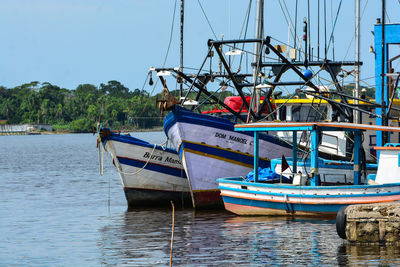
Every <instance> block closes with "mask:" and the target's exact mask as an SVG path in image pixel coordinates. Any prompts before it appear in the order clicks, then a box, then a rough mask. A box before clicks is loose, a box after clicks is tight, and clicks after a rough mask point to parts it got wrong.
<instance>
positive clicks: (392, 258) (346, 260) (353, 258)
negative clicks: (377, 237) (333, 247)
mask: <svg viewBox="0 0 400 267" xmlns="http://www.w3.org/2000/svg"><path fill="white" fill-rule="evenodd" d="M337 260H338V264H339V265H342V266H358V265H367V266H377V265H379V266H399V265H400V246H394V245H368V244H365V245H364V244H363V245H360V244H351V243H347V242H346V243H343V244H341V245H340V246H339V247H338V250H337Z"/></svg>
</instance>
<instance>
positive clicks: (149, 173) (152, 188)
mask: <svg viewBox="0 0 400 267" xmlns="http://www.w3.org/2000/svg"><path fill="white" fill-rule="evenodd" d="M99 138H100V140H101V143H102V146H103V147H104V149H105V150H106V151H108V152H109V153H110V155H111V157H112V159H113V164H114V166H115V168H116V170H117V171H118V174H119V176H120V178H121V182H122V187H123V190H124V192H125V197H126V200H127V202H128V207H130V208H132V207H143V206H157V207H159V206H167V205H171V204H170V201H171V200H172V201H174V203H175V205H179V206H181V205H186V206H191V203H192V202H191V199H190V192H189V185H188V180H187V178H186V174H185V171H184V169H183V168H182V163H181V161H180V159H179V157H178V154H177V152H176V150H174V149H170V148H166V147H163V146H161V145H155V144H150V143H148V142H146V141H143V140H141V139H138V138H135V137H132V136H130V135H124V134H119V133H114V132H111V131H109V130H108V129H105V128H103V129H101V130H100V132H99Z"/></svg>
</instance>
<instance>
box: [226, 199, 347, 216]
mask: <svg viewBox="0 0 400 267" xmlns="http://www.w3.org/2000/svg"><path fill="white" fill-rule="evenodd" d="M222 198H223V200H224V202H225V203H230V204H237V205H244V206H249V207H258V208H266V209H276V210H284V211H287V212H288V213H293V212H314V213H337V212H338V211H339V209H340V208H341V207H343V206H348V205H342V204H323V205H315V204H292V203H284V202H267V201H259V200H249V199H242V198H234V197H228V196H223V197H222Z"/></svg>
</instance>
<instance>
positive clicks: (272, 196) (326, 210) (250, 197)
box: [217, 122, 400, 216]
mask: <svg viewBox="0 0 400 267" xmlns="http://www.w3.org/2000/svg"><path fill="white" fill-rule="evenodd" d="M235 130H236V131H245V132H246V131H250V132H254V139H255V146H254V154H255V155H258V153H259V146H258V135H259V132H262V131H293V132H294V133H293V137H294V140H293V144H297V142H296V140H295V139H296V136H297V135H296V134H295V133H296V131H310V132H311V161H310V175H309V178H310V184H309V185H306V184H304V183H301V182H300V183H298V180H297V179H294V180H297V182H295V183H293V184H281V183H275V184H269V183H262V182H259V181H258V160H257V158H256V157H255V160H254V176H255V182H245V181H244V179H243V178H242V177H234V178H220V179H218V180H217V181H218V183H219V189H220V190H221V195H222V197H223V200H224V205H225V208H226V209H227V210H229V211H231V212H233V213H236V214H238V215H292V216H293V215H296V216H335V215H336V213H337V212H338V211H339V209H340V208H341V207H343V206H347V205H351V204H362V203H378V202H390V201H396V200H400V144H397V145H395V144H389V145H388V146H385V147H375V149H377V150H379V151H380V153H379V154H380V157H379V163H378V172H377V174H376V175H369V177H370V178H371V179H370V181H369V183H366V184H363V183H362V182H361V172H360V165H361V157H360V155H361V153H360V148H361V145H362V144H361V143H362V141H361V140H362V132H363V131H366V130H375V131H387V132H400V127H389V126H375V125H362V124H352V123H324V122H322V123H318V122H310V123H288V122H286V123H266V122H264V123H252V124H243V125H235ZM338 130H342V131H347V132H353V133H354V150H353V158H354V162H353V181H354V184H353V185H330V186H326V185H321V180H320V169H319V167H320V166H319V163H320V161H319V160H318V144H319V140H318V139H319V136H320V132H321V131H338ZM296 150H297V147H296V146H293V158H294V160H293V169H292V171H293V175H294V176H296V175H299V174H298V173H297V164H296V163H297V151H296ZM244 175H245V173H244Z"/></svg>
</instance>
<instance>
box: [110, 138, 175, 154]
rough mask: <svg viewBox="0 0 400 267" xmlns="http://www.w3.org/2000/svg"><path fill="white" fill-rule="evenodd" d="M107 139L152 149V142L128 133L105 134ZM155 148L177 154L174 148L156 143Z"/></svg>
mask: <svg viewBox="0 0 400 267" xmlns="http://www.w3.org/2000/svg"><path fill="white" fill-rule="evenodd" d="M107 140H112V141H117V142H121V143H125V144H130V145H135V146H141V147H148V148H151V149H153V148H154V144H150V143H149V142H146V141H143V140H141V139H138V138H135V137H132V136H129V135H119V134H114V133H113V134H112V135H110V136H107ZM156 149H158V150H162V151H167V152H170V153H173V154H178V153H177V152H176V150H174V149H170V148H166V149H163V148H162V147H161V146H158V145H156Z"/></svg>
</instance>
